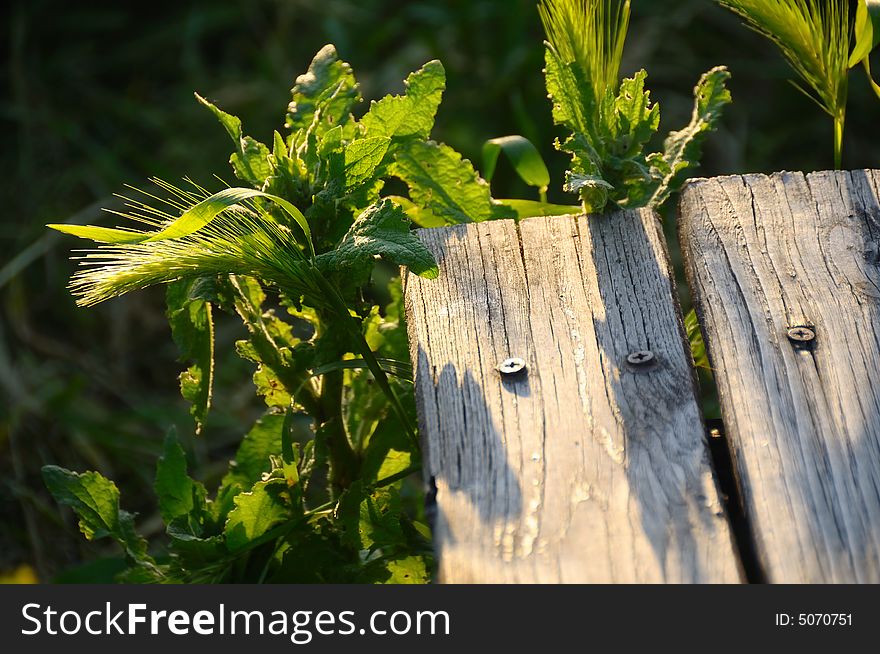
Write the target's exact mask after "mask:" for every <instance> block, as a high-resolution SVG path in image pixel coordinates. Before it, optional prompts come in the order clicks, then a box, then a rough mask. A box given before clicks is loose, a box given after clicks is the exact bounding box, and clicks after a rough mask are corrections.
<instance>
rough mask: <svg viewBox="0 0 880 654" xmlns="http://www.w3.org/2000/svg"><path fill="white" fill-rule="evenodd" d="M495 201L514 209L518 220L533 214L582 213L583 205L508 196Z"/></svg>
mask: <svg viewBox="0 0 880 654" xmlns="http://www.w3.org/2000/svg"><path fill="white" fill-rule="evenodd" d="M496 202H499V203H500V204H503V205H504V206H505V207H509V208H510V209H512V210H513V211H515V212H516V217H517V218H518V219H519V220H522V219H523V218H532V217H535V216H573V215H578V214H580V213H583V207H581V206H580V205H573V204H549V203H547V202H535V201H534V200H516V199H510V198H501V199H498V200H496Z"/></svg>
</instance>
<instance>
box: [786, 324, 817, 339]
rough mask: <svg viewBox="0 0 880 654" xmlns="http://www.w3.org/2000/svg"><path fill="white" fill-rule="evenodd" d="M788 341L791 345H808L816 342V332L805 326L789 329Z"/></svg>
mask: <svg viewBox="0 0 880 654" xmlns="http://www.w3.org/2000/svg"><path fill="white" fill-rule="evenodd" d="M788 340H790V341H791V342H792V343H809V342H811V341H814V340H816V330H815V329H814V328H812V327H807V326H806V325H800V326H798V327H790V328H789V330H788Z"/></svg>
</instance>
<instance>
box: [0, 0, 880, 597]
mask: <svg viewBox="0 0 880 654" xmlns="http://www.w3.org/2000/svg"><path fill="white" fill-rule="evenodd" d="M633 4H634V8H633V22H632V26H631V29H630V37H629V41H628V45H627V50H626V54H625V58H624V65H623V69H622V73H624V74H630V73H632V72H633V71H634V70H637V69H638V68H641V67H644V68H646V69H647V70H648V73H649V77H648V85H649V87H650V88H651V89H652V91H653V98H654V99H655V100H659V101H660V103H661V105H662V109H663V123H662V127H661V129H662V131H663V132H666V131H668V130H669V129H677V128H679V127H680V126H681V125H683V124H684V123H685V122H686V121H687V120H688V118H689V113H690V107H691V104H692V97H691V90H692V87H693V85H694V83H695V82H696V80H697V78H698V77H699V75H700V73H702V72H703V71H704V70H706V69H707V68H709V67H711V66H714V65H717V64H726V65H727V66H728V67H729V68H730V70H731V72H732V74H733V78H732V81H731V84H730V88H731V91H732V94H733V98H734V104H733V105H732V106H731V107H730V108H728V110H727V112H726V115H725V118H724V120H723V126H722V128H721V129H720V130H719V131H718V132H717V133H716V134H713V135H712V136H711V138H710V139H709V140H708V142H707V144H706V147H705V155H704V165H703V167H702V169H701V170H700V171H699V173H698V174H700V175H706V176H711V175H719V174H728V173H741V172H759V171H763V172H769V171H773V170H781V169H788V170H818V169H825V168H828V167H830V165H831V137H832V132H831V122H830V119H829V118H828V117H827V116H825V115H824V114H822V113H821V111H820V110H819V109H818V108H817V107H816V106H815V105H813V104H812V103H810V102H809V101H808V100H806V99H805V98H804V97H803V96H802V95H800V93H799V92H798V91H796V90H795V89H794V88H793V87H792V86H791V85H789V84H787V83H786V82H785V80H786V79H787V78H788V77H789V70H788V68H787V67H786V66H785V64H784V62H783V60H782V58H781V57H780V56H779V54H778V53H777V52H776V51H775V49H774V48H773V47H772V46H771V45H770V44H769V43H768V42H766V41H765V40H764V39H762V38H761V37H759V36H757V35H755V34H753V33H751V32H750V31H748V30H746V29H744V28H743V27H741V26H740V25H739V24H738V21H737V20H736V18H735V17H733V16H731V15H729V14H727V13H726V12H725V11H724V10H722V9H720V8H718V7H717V6H715V5H714V3H712V2H710V0H641V1H639V0H636V2H634V3H633ZM8 11H9V14H8V16H7V17H6V18H5V19H4V20H2V21H0V25H2V29H3V30H4V31H5V32H6V33H5V34H4V38H2V39H0V44H2V46H0V47H2V48H3V66H2V68H0V88H2V92H0V121H2V133H3V134H4V137H5V138H4V142H3V147H2V149H0V180H2V181H0V206H2V207H3V217H2V221H0V302H2V322H0V575H2V574H3V573H4V572H8V571H11V570H12V569H14V568H16V567H17V566H18V565H20V564H28V565H30V566H32V567H33V568H34V570H35V571H36V572H37V574H38V576H39V577H40V578H41V579H43V580H52V579H62V580H64V579H66V580H85V581H97V580H104V579H108V578H109V574H110V573H111V572H112V564H101V565H100V566H97V567H96V566H95V565H92V566H90V567H87V568H81V567H80V568H76V567H75V566H79V565H81V564H83V563H88V562H91V561H96V560H98V559H99V558H101V557H102V556H104V555H105V554H106V553H107V552H110V551H112V546H111V545H109V544H107V543H105V542H100V541H99V542H97V543H87V542H86V541H85V540H84V539H82V537H81V536H80V534H79V533H78V531H77V529H76V524H75V520H74V519H73V517H72V514H71V513H70V512H68V511H66V510H65V511H64V512H61V511H59V508H58V506H57V504H56V503H55V502H54V501H53V500H52V499H51V498H50V497H49V495H48V492H47V491H46V490H45V488H44V486H43V483H42V480H41V478H40V475H39V470H40V467H41V466H42V465H45V464H59V465H63V466H65V467H67V468H71V469H75V470H85V469H96V470H99V471H101V472H102V473H103V474H104V475H106V476H108V477H110V478H112V479H114V480H115V481H116V482H117V484H118V485H119V486H120V488H121V490H122V497H123V507H124V508H126V509H128V510H130V511H136V512H139V514H140V515H139V516H138V524H139V526H140V527H141V528H142V531H143V532H144V533H146V534H147V535H152V536H154V535H157V534H159V533H160V532H161V530H162V528H163V527H162V523H161V520H160V517H159V516H158V513H157V512H156V507H155V498H154V495H153V491H152V480H153V474H154V465H155V461H156V458H157V457H158V455H159V453H160V452H161V448H162V441H163V436H164V433H165V431H166V430H167V428H168V426H169V425H171V424H175V425H177V427H178V430H179V433H180V434H181V435H182V436H183V437H184V438H183V440H184V442H187V443H191V442H193V439H192V438H190V437H189V435H190V434H191V432H192V424H191V421H190V418H189V416H188V413H187V407H186V406H185V405H184V403H183V401H182V400H181V399H180V397H179V395H178V387H177V380H176V377H177V373H178V372H179V370H180V368H181V366H180V364H178V363H177V361H176V358H177V351H176V348H175V346H174V344H173V342H172V340H171V337H170V332H169V328H168V325H167V322H166V320H165V317H164V302H163V293H162V291H161V289H152V290H150V291H147V292H143V293H138V294H134V295H132V296H129V297H124V298H122V299H119V300H114V301H112V302H109V303H107V304H105V305H101V306H99V307H97V308H93V309H88V310H82V309H76V308H75V307H74V304H73V299H72V298H71V297H70V295H69V294H68V292H67V290H66V288H65V287H66V284H67V280H68V278H69V276H70V273H71V272H72V270H73V267H74V264H73V263H72V262H70V261H68V256H69V254H70V249H71V247H76V246H75V245H72V243H71V241H70V240H67V239H62V238H61V237H60V236H56V235H54V234H49V233H47V230H46V229H45V228H44V227H43V225H44V224H45V223H48V222H64V221H67V220H71V221H75V222H80V223H95V222H98V224H106V225H110V224H112V222H111V221H107V220H106V218H101V215H100V213H99V211H98V209H99V207H102V206H113V202H114V200H113V198H112V194H113V193H114V192H117V191H120V190H121V189H122V185H123V184H124V183H132V184H135V185H142V183H143V181H144V180H145V179H146V178H147V177H149V176H151V175H157V176H160V177H164V178H166V179H169V180H172V181H174V180H177V179H179V178H180V177H182V176H184V175H189V176H191V177H193V178H194V179H195V180H197V181H200V182H210V178H211V175H212V174H214V173H217V174H219V175H221V176H223V177H224V178H225V179H231V177H232V176H231V174H230V173H229V170H228V167H227V164H226V161H227V159H228V154H229V144H228V140H227V138H226V136H225V135H224V134H223V133H222V130H221V129H220V128H219V127H218V126H217V124H216V121H215V120H214V119H213V117H212V116H210V115H209V114H208V113H207V112H206V111H205V110H204V108H203V107H200V106H199V105H198V104H197V103H196V102H195V101H194V99H193V96H192V92H193V91H199V92H200V93H201V94H202V95H205V96H207V97H209V98H211V99H212V100H213V101H216V102H217V103H218V104H220V105H221V106H223V108H224V109H226V110H227V111H229V112H231V113H234V114H237V115H239V116H241V118H242V120H243V122H244V125H245V129H246V131H247V133H249V134H252V135H253V136H254V137H256V138H258V139H259V140H261V141H264V142H271V130H272V129H273V128H275V127H276V126H277V125H278V124H279V123H280V121H281V119H282V117H283V112H284V107H285V106H286V104H287V102H288V100H289V88H290V86H291V85H292V83H293V79H294V77H295V76H296V75H297V74H299V73H300V72H302V71H304V70H305V68H306V66H307V65H308V63H309V61H310V60H311V57H312V56H313V55H314V53H315V52H316V51H317V50H318V49H319V48H320V47H321V46H322V45H324V44H325V43H327V42H333V43H335V44H336V46H337V48H338V50H339V53H340V56H341V57H342V58H344V59H345V60H347V61H349V62H350V63H351V64H352V65H353V67H354V69H355V71H356V72H357V75H358V79H359V80H360V82H361V85H362V91H363V94H364V96H365V97H366V98H368V99H378V98H379V97H381V96H382V95H384V94H386V93H388V92H400V91H401V90H402V80H403V78H404V77H405V76H406V75H407V74H408V73H409V72H410V71H412V70H416V69H417V68H419V67H420V66H421V65H422V64H423V63H424V62H425V61H427V60H429V59H432V58H439V59H441V60H442V61H443V63H444V65H445V67H446V70H447V74H448V86H447V92H446V94H445V99H444V102H443V104H442V106H441V108H440V112H439V115H438V119H437V126H436V128H435V131H434V134H435V136H436V138H438V139H439V140H443V141H445V142H447V143H449V144H450V145H452V146H453V147H455V148H456V149H458V150H459V151H461V152H463V153H464V154H465V155H466V156H468V157H470V158H471V159H472V160H474V161H475V163H477V165H478V166H479V163H478V162H479V153H480V148H481V145H482V143H483V141H484V140H486V139H488V138H492V137H495V136H501V135H505V134H511V133H519V134H523V135H525V136H527V137H528V138H530V139H531V140H532V141H533V142H534V143H535V144H537V145H538V147H539V149H540V150H541V152H542V154H543V155H544V157H545V159H546V160H547V162H548V165H549V167H550V170H551V173H552V175H553V182H552V184H551V189H550V195H549V199H550V201H551V202H565V203H570V202H571V201H572V200H573V198H572V197H570V196H568V197H567V196H565V195H564V194H563V193H562V192H561V190H560V187H561V184H562V173H563V171H564V170H565V166H566V157H565V155H563V154H562V153H559V152H556V151H555V150H554V149H553V147H552V139H553V137H554V136H556V135H557V132H556V130H554V129H553V127H552V123H551V120H550V106H549V103H548V102H547V100H546V97H545V95H546V94H545V90H544V83H543V78H542V75H541V67H542V61H543V49H542V47H541V40H542V35H541V28H540V23H539V20H538V15H537V11H536V9H535V2H534V1H533V0H527V1H521V0H401V1H393V0H248V1H245V0H239V1H232V0H222V1H220V0H218V1H216V2H211V3H196V2H185V1H183V2H181V1H178V2H173V3H172V2H151V3H149V4H146V5H143V6H141V5H138V4H137V3H110V2H62V1H61V0H42V1H41V0H32V1H27V2H24V1H21V2H15V3H13V5H12V7H11V8H10V9H9V10H8ZM851 80H852V81H851V91H850V110H849V115H848V123H847V130H848V131H847V137H846V143H845V147H844V167H846V168H866V167H878V166H880V147H878V146H880V139H878V137H877V130H876V125H877V120H878V117H880V105H878V103H877V101H876V99H875V98H873V96H871V95H870V91H869V89H868V86H867V83H866V82H865V81H864V77H863V75H861V73H859V74H857V75H853V76H852V78H851ZM493 190H494V194H495V196H496V197H529V198H532V197H533V191H532V190H530V189H527V188H526V187H525V186H523V185H522V184H521V183H520V182H518V181H517V180H515V179H514V176H513V175H512V173H510V171H509V168H507V167H505V164H504V163H503V162H502V163H501V164H500V165H499V170H498V173H497V174H496V178H495V180H494V181H493ZM668 224H669V225H670V227H672V221H671V218H670V219H669V220H668ZM672 231H673V230H672V229H670V235H672ZM674 250H675V248H674V245H673V251H674ZM685 303H687V299H686V297H685ZM240 330H241V328H240V326H238V325H237V324H236V321H233V320H230V321H225V322H223V323H221V324H219V325H218V346H217V351H218V368H217V370H218V380H217V398H216V402H215V406H216V407H217V410H215V412H214V413H213V414H212V417H211V421H210V423H209V425H208V427H207V428H206V431H205V435H204V436H203V437H202V438H201V439H200V440H198V441H195V445H194V452H193V457H194V461H195V463H196V466H197V467H196V470H195V473H196V474H195V476H196V477H197V478H199V479H202V480H205V481H207V482H212V481H216V479H217V478H218V476H219V475H221V474H222V473H223V472H224V471H225V467H226V461H227V460H228V458H229V457H230V455H231V454H232V453H233V452H234V448H235V445H236V444H237V442H238V439H239V438H240V434H241V433H243V431H244V430H246V429H247V427H248V426H249V425H250V424H251V423H252V422H253V420H254V419H255V418H256V417H257V416H258V415H259V413H260V412H261V407H260V406H259V401H258V400H257V399H255V397H254V394H253V391H252V387H251V383H250V372H251V371H250V368H249V367H248V366H247V365H246V364H245V363H244V362H242V361H240V360H239V359H238V358H237V357H236V356H235V355H234V353H233V351H232V343H233V341H234V340H235V339H236V338H240V337H241V332H240ZM710 411H711V407H710ZM59 574H60V575H61V577H58V575H59Z"/></svg>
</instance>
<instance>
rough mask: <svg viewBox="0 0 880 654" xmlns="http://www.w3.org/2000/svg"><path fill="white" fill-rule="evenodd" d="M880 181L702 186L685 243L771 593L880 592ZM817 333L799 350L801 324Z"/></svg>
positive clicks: (783, 177)
mask: <svg viewBox="0 0 880 654" xmlns="http://www.w3.org/2000/svg"><path fill="white" fill-rule="evenodd" d="M878 191H880V173H878V172H877V171H854V172H851V173H849V172H836V173H828V172H825V173H815V174H811V175H807V176H806V177H805V176H804V175H803V174H801V173H781V174H776V175H773V176H770V177H768V176H765V175H748V176H745V177H740V176H735V177H724V178H715V179H709V180H699V181H694V182H692V183H690V184H689V185H688V186H687V188H686V189H685V191H684V192H683V194H682V199H681V210H680V218H679V221H680V222H679V230H680V236H681V241H682V248H683V250H684V253H685V257H686V260H687V268H688V272H689V276H690V279H691V286H692V288H693V289H694V293H695V299H696V303H697V309H698V312H699V315H700V318H701V323H702V326H703V331H704V334H705V337H706V342H707V346H708V351H709V355H710V360H711V362H712V366H713V368H714V369H715V371H716V372H715V376H716V379H717V381H718V387H719V393H720V396H721V407H722V412H723V417H724V423H725V426H726V429H727V435H728V439H729V441H730V443H731V449H732V451H733V455H734V459H735V463H736V469H737V473H738V477H739V484H740V487H741V493H742V495H743V499H744V505H745V509H746V514H747V518H748V520H749V523H750V527H751V530H752V533H753V537H754V540H755V546H756V550H757V554H758V557H759V559H760V561H761V563H762V565H763V568H764V572H765V575H766V577H767V579H768V581H771V582H791V583H799V582H808V583H816V582H874V583H877V582H880V372H878V364H880V267H878V264H880V254H878V252H880V249H878V245H880V206H878V200H877V198H878ZM797 325H811V326H814V327H815V331H816V334H817V338H816V340H815V341H814V342H813V343H812V344H810V345H809V346H806V347H804V346H796V345H794V344H793V343H791V342H790V341H789V339H788V329H789V327H791V326H797Z"/></svg>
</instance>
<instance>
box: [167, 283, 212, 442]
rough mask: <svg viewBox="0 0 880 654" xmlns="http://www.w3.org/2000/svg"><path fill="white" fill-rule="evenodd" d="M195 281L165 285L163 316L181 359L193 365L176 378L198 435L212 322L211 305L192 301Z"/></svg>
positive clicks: (208, 379) (206, 403)
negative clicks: (188, 406)
mask: <svg viewBox="0 0 880 654" xmlns="http://www.w3.org/2000/svg"><path fill="white" fill-rule="evenodd" d="M198 284H199V280H197V279H196V280H192V279H189V280H180V281H177V282H172V283H171V284H169V285H168V288H167V290H166V293H165V301H166V305H167V312H166V315H167V317H168V322H169V324H170V325H171V334H172V336H173V337H174V342H175V343H177V347H178V349H179V350H180V355H181V358H182V359H184V360H191V361H193V364H192V365H191V366H190V367H189V368H187V369H186V370H185V371H184V372H182V373H181V374H180V393H181V395H183V397H184V399H185V400H186V401H187V402H189V403H190V413H191V414H192V416H193V418H194V419H195V422H196V435H198V434H200V433H201V431H202V427H203V426H204V424H205V420H206V418H207V416H208V411H209V409H210V408H211V395H212V392H213V385H214V319H213V316H212V309H211V303H210V302H207V301H205V300H202V299H197V298H194V297H193V290H194V289H195V288H196V287H197V286H198Z"/></svg>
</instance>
